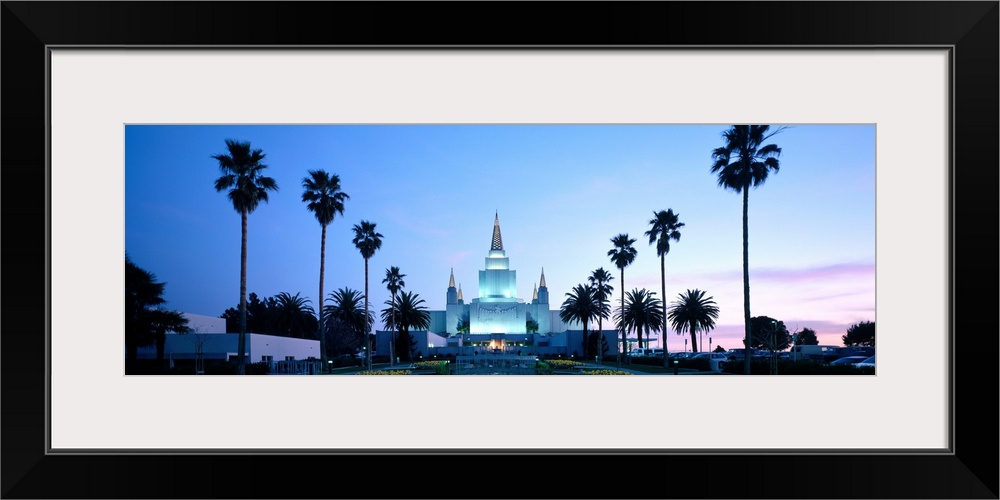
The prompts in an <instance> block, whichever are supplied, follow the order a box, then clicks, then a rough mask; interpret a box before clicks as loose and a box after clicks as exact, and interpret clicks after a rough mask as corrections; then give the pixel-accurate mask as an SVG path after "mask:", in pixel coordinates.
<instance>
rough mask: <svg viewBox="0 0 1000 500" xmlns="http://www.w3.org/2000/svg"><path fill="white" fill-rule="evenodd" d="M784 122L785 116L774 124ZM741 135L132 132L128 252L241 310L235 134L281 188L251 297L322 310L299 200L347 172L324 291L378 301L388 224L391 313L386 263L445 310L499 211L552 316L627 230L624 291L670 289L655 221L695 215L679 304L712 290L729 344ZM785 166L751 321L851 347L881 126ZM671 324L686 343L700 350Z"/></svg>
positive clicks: (170, 301) (179, 128)
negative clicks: (232, 180) (723, 164)
mask: <svg viewBox="0 0 1000 500" xmlns="http://www.w3.org/2000/svg"><path fill="white" fill-rule="evenodd" d="M776 126H778V125H775V127H776ZM727 127H728V125H558V124H557V125H356V126H355V125H329V126H319V125H301V126H299V125H274V126H270V125H241V126H224V125H218V126H206V125H192V126H187V125H128V126H126V128H125V251H126V252H127V253H128V254H129V256H130V257H131V258H132V259H133V260H134V261H135V262H136V263H137V264H138V265H139V266H141V267H143V268H144V269H147V270H148V271H150V272H152V273H154V274H155V275H156V277H157V279H158V280H160V281H164V282H166V283H167V285H166V292H165V295H164V296H165V298H166V300H167V303H166V304H165V307H168V308H170V309H174V310H178V311H183V312H189V313H194V314H203V315H209V316H219V315H221V314H222V312H223V311H224V310H225V309H226V308H229V307H236V305H237V304H238V302H239V278H240V259H239V257H240V217H239V214H238V213H237V212H236V211H235V210H234V209H233V207H232V204H231V203H230V202H229V200H228V199H227V198H226V196H225V194H224V193H219V192H216V191H215V189H214V186H213V184H214V180H215V179H216V178H217V177H218V176H219V175H220V171H219V168H218V162H217V161H216V160H214V159H212V157H211V156H212V155H214V154H220V153H226V152H227V151H226V147H225V140H226V139H237V140H241V141H249V142H250V143H251V146H252V147H253V148H260V149H262V150H263V152H264V153H265V154H266V155H267V156H266V158H265V163H266V164H267V165H268V168H267V169H266V170H265V173H266V175H269V176H270V177H273V178H274V179H275V180H276V181H277V183H278V186H279V191H277V192H274V193H271V194H270V201H269V202H268V203H265V204H261V205H260V206H259V207H258V209H257V210H256V211H255V212H253V213H252V214H251V215H250V217H249V229H248V264H247V265H248V277H247V290H248V293H249V292H255V293H257V294H258V295H259V296H261V297H267V296H272V295H275V294H277V293H279V292H289V293H292V294H295V293H301V295H302V296H304V297H307V298H308V299H310V300H311V303H312V305H313V306H314V307H315V306H316V305H317V304H318V298H317V292H318V286H319V283H318V279H319V254H320V226H319V223H318V222H317V221H316V219H315V217H314V215H313V214H312V213H311V212H309V211H308V210H307V209H306V206H305V203H303V202H302V201H301V196H302V179H303V178H304V177H305V176H306V175H307V171H308V170H313V169H322V170H326V171H327V172H330V173H332V174H337V175H339V176H340V179H341V187H342V189H343V191H344V192H346V193H347V194H348V195H349V196H350V199H349V200H348V201H347V202H346V203H345V210H344V214H343V216H342V217H339V216H338V217H337V218H335V219H334V221H333V223H332V224H331V225H330V226H329V227H328V229H327V250H326V279H325V290H324V295H328V294H329V293H330V292H332V291H333V290H335V289H337V288H341V287H349V288H353V289H356V290H364V261H363V259H362V257H361V255H360V253H359V252H358V250H357V249H356V248H355V247H354V246H353V244H352V243H351V239H352V238H353V232H352V231H351V227H352V226H353V225H354V224H357V223H358V222H360V221H361V220H368V221H371V222H374V223H376V228H377V230H378V232H380V233H382V235H383V236H384V237H383V244H382V248H381V249H380V250H379V251H378V252H377V253H376V254H375V255H374V256H373V257H372V259H371V261H370V277H369V280H370V283H369V286H370V291H371V296H372V304H373V308H376V309H377V310H381V309H382V308H383V307H384V302H385V301H386V300H388V299H389V294H388V291H386V289H385V286H384V285H383V284H382V279H383V278H384V276H385V269H387V268H388V267H389V266H398V267H399V268H400V270H401V272H402V273H404V274H405V275H406V277H405V278H404V281H405V282H406V287H405V289H407V290H409V291H411V292H414V293H417V294H419V295H420V297H421V298H423V299H424V300H425V305H426V306H427V307H428V308H429V309H443V308H444V303H445V291H446V287H447V285H448V275H449V271H450V270H451V269H452V268H454V272H455V279H456V281H457V282H459V283H461V284H462V288H463V293H464V297H465V299H466V301H469V300H471V299H472V298H475V297H476V296H477V286H478V283H477V279H478V275H477V272H478V270H480V269H482V268H483V264H484V258H485V257H486V254H487V252H488V250H489V245H490V237H491V235H492V227H493V218H494V213H498V214H499V218H500V225H501V229H502V233H503V242H504V247H505V249H506V251H507V256H508V257H509V258H510V266H511V269H514V270H516V271H517V288H518V296H519V297H521V298H524V299H530V297H531V291H532V287H533V285H535V284H536V283H537V282H538V278H539V275H540V273H541V270H542V268H543V267H544V269H545V277H546V281H547V284H548V286H549V294H550V302H551V303H552V306H551V307H552V308H553V309H557V308H558V306H559V304H561V303H562V300H563V299H564V298H565V293H566V292H568V291H569V290H570V289H572V287H573V286H575V285H577V284H579V283H583V282H585V281H586V278H587V276H588V275H589V274H590V273H591V271H593V270H594V269H596V268H598V267H604V268H605V269H607V270H609V271H610V272H611V274H612V275H613V276H614V278H615V283H614V286H615V291H614V297H615V299H616V301H617V299H618V298H619V294H620V292H621V290H620V288H621V287H620V277H619V272H618V269H617V268H615V267H614V265H613V264H612V263H611V261H610V260H609V258H608V257H607V252H608V250H609V249H611V248H612V245H611V238H612V237H614V236H615V235H617V234H619V233H628V234H629V235H630V236H631V237H632V238H635V239H636V240H637V241H636V243H635V245H634V246H635V248H636V249H637V250H638V256H637V258H636V260H635V262H634V263H633V264H632V265H631V266H629V267H627V268H626V269H625V289H626V290H631V289H633V288H648V289H650V290H651V291H654V292H656V296H657V297H660V295H661V293H660V261H659V257H658V256H657V255H656V251H655V245H650V244H648V238H647V237H646V236H645V235H644V234H643V233H644V232H645V231H646V230H648V229H649V224H648V223H649V220H650V219H651V218H652V216H653V212H654V211H658V210H666V209H673V210H674V212H676V213H678V214H679V215H680V220H681V222H683V223H684V224H685V226H684V227H683V228H681V235H682V236H681V239H680V241H678V242H672V243H671V251H670V253H669V254H667V257H666V281H667V284H666V287H667V292H666V296H667V300H668V301H673V300H674V299H676V297H677V295H678V294H679V293H681V292H683V291H685V290H686V289H695V288H697V289H700V290H704V291H706V293H707V294H708V295H709V296H712V297H714V299H715V300H716V302H717V303H718V306H719V308H720V317H719V320H718V323H717V327H716V329H715V330H714V331H713V332H712V335H711V336H712V337H713V346H714V345H722V346H723V347H725V348H734V347H740V340H741V339H742V336H743V326H742V325H743V312H742V311H743V296H742V206H741V204H742V196H741V195H739V194H737V193H735V192H733V191H729V190H724V189H722V188H720V187H718V185H717V179H716V176H715V175H714V174H711V173H710V172H709V169H710V167H711V165H712V158H711V152H712V150H713V149H714V148H716V147H718V146H720V145H722V138H721V133H722V132H723V131H724V130H725V129H726V128H727ZM769 142H773V143H775V144H777V145H778V146H779V147H781V148H782V154H781V157H780V161H781V169H780V171H779V172H778V173H777V174H772V175H771V176H770V177H769V179H768V180H767V182H766V183H765V184H764V185H762V186H761V187H759V188H756V189H752V190H751V192H750V200H749V228H750V231H749V235H750V240H749V241H750V243H749V245H750V249H749V253H750V288H751V313H752V315H754V316H758V315H767V316H771V317H774V318H777V319H779V320H782V321H784V322H785V323H786V325H787V326H788V327H789V328H790V329H792V330H795V329H796V328H812V329H813V330H816V331H817V332H818V333H819V336H820V340H821V343H828V344H836V345H840V344H841V341H840V335H842V334H843V333H844V332H845V331H846V328H847V326H849V325H850V324H852V323H856V322H858V321H866V320H869V321H875V127H874V125H835V126H834V125H803V124H796V125H793V126H790V127H789V128H787V129H785V130H783V131H782V132H781V133H779V134H777V135H775V136H774V137H773V138H772V139H771V141H769ZM683 338H684V337H682V336H678V335H676V334H675V333H673V332H671V333H670V334H669V335H668V348H669V349H670V350H671V351H673V350H682V349H683V348H684V340H683Z"/></svg>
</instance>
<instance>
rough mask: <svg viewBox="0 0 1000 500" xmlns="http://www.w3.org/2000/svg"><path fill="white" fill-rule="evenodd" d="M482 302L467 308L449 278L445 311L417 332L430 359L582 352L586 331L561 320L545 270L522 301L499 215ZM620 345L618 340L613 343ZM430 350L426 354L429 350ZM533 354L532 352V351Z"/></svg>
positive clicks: (384, 346) (382, 345) (482, 277)
mask: <svg viewBox="0 0 1000 500" xmlns="http://www.w3.org/2000/svg"><path fill="white" fill-rule="evenodd" d="M478 277H479V297H477V298H474V299H472V300H471V301H470V302H466V301H465V300H464V297H463V292H462V285H461V282H459V283H457V286H456V281H455V271H454V269H452V270H451V271H450V275H449V276H448V288H447V291H446V292H445V293H446V301H445V304H446V305H445V310H443V311H433V310H432V311H428V312H429V313H430V320H431V321H430V328H429V329H428V330H427V331H426V332H411V334H414V336H415V337H416V338H417V339H418V340H417V342H418V345H419V347H418V350H419V351H420V352H421V353H422V354H424V355H427V354H430V353H439V354H445V353H456V352H461V351H462V349H463V348H468V347H470V346H471V347H474V348H479V349H481V350H483V349H485V350H501V351H510V352H513V351H518V350H530V351H531V352H552V353H559V354H563V353H565V354H566V355H570V354H573V353H574V351H580V350H582V347H576V344H577V343H578V342H580V341H582V325H580V324H578V323H570V324H567V323H565V322H563V321H562V320H561V319H560V318H559V305H558V304H557V305H556V306H555V307H553V308H551V309H550V307H551V305H550V304H549V288H548V286H547V284H546V281H545V269H544V268H543V269H541V270H540V275H539V278H538V282H537V283H536V284H535V285H534V286H533V289H532V293H531V299H530V301H526V300H524V299H521V298H518V297H517V271H515V270H513V269H511V268H510V258H509V257H507V252H506V251H505V250H504V247H503V236H502V235H501V232H500V215H499V214H494V218H493V234H492V238H491V240H490V247H489V251H488V252H487V254H486V259H485V262H484V266H483V269H481V270H480V271H479V276H478ZM386 333H387V332H381V331H380V332H377V336H378V337H379V338H378V340H377V346H376V349H377V352H378V353H381V352H382V351H383V350H385V351H387V350H388V340H387V339H385V340H383V339H382V337H383V335H382V334H386ZM610 338H611V340H612V341H614V336H613V332H612V336H611V337H610ZM424 346H426V349H425V347H424ZM526 348H527V349H526Z"/></svg>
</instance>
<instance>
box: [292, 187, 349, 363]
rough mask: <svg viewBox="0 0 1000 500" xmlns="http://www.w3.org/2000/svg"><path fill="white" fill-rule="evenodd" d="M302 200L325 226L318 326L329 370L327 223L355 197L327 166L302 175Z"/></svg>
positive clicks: (320, 346) (321, 258) (320, 254)
mask: <svg viewBox="0 0 1000 500" xmlns="http://www.w3.org/2000/svg"><path fill="white" fill-rule="evenodd" d="M302 188H303V189H305V191H303V192H302V201H304V202H306V203H308V205H306V208H307V209H309V211H310V212H312V213H313V214H314V215H316V220H318V221H319V225H320V227H321V228H322V231H321V233H320V240H319V241H320V242H319V298H320V307H319V311H317V312H318V313H319V314H320V317H319V318H317V323H319V324H318V325H317V328H318V329H319V332H318V334H319V351H320V356H321V360H322V365H323V370H326V368H327V363H326V335H323V321H322V320H323V318H322V314H323V307H322V302H323V275H324V271H325V267H326V226H328V225H329V224H330V223H331V222H333V218H334V217H335V216H336V215H337V214H340V215H341V216H343V215H344V201H346V200H349V199H351V197H350V196H348V195H347V193H344V192H343V191H341V190H340V176H338V175H336V174H333V175H330V174H328V173H327V172H325V171H323V170H310V171H309V177H306V178H304V179H302Z"/></svg>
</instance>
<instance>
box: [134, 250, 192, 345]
mask: <svg viewBox="0 0 1000 500" xmlns="http://www.w3.org/2000/svg"><path fill="white" fill-rule="evenodd" d="M166 286H167V284H166V283H165V282H157V281H156V275H154V274H153V273H151V272H149V271H147V270H145V269H143V268H141V267H139V266H138V265H136V264H135V263H134V262H132V259H131V258H130V257H129V256H128V254H126V255H125V356H126V360H127V361H130V362H134V361H135V360H136V357H137V356H138V350H139V347H144V346H148V345H153V344H156V358H157V359H158V360H160V361H162V360H163V344H164V342H165V340H166V337H165V334H166V332H168V331H173V332H182V331H186V329H187V319H185V318H184V317H183V316H182V315H181V314H180V313H179V312H176V311H170V310H166V309H163V308H161V307H160V306H161V305H163V304H164V303H166V300H165V299H164V298H163V291H164V289H165V288H166Z"/></svg>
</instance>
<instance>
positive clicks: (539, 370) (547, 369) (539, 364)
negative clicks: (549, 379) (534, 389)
mask: <svg viewBox="0 0 1000 500" xmlns="http://www.w3.org/2000/svg"><path fill="white" fill-rule="evenodd" d="M535 374H536V375H552V366H551V365H549V364H548V363H546V362H545V361H536V362H535Z"/></svg>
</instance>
